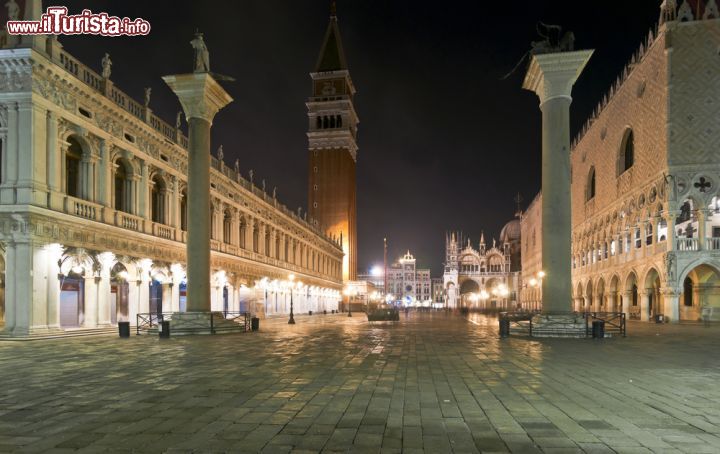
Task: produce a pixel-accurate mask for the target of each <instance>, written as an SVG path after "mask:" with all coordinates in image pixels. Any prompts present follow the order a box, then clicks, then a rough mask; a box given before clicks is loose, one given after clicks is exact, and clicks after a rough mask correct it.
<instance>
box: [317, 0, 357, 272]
mask: <svg viewBox="0 0 720 454" xmlns="http://www.w3.org/2000/svg"><path fill="white" fill-rule="evenodd" d="M310 77H311V78H312V83H313V92H312V95H311V96H310V97H309V98H308V101H307V108H308V119H309V125H308V128H309V129H308V150H309V154H308V157H309V166H308V214H309V216H310V218H311V219H312V222H313V223H315V224H316V226H317V227H319V228H322V229H324V230H325V231H326V233H327V234H329V235H335V236H337V237H341V238H342V248H343V251H344V252H345V258H344V261H343V280H344V281H348V280H355V278H356V276H357V228H356V223H357V221H356V218H357V215H356V212H357V209H356V182H355V167H356V160H357V152H358V146H357V130H358V123H359V120H358V117H357V113H356V112H355V106H354V104H353V99H354V96H355V86H354V85H353V82H352V79H351V78H350V72H349V70H348V65H347V60H346V59H345V51H344V49H343V45H342V39H341V37H340V29H339V27H338V21H337V10H336V3H335V1H332V2H331V4H330V23H329V24H328V28H327V30H326V32H325V38H324V39H323V43H322V46H321V48H320V54H319V56H318V59H317V63H316V65H315V71H314V72H313V73H311V74H310Z"/></svg>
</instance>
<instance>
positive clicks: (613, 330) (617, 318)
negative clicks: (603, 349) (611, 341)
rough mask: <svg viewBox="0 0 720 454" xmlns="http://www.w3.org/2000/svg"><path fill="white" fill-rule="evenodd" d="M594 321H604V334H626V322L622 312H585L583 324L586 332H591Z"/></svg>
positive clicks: (624, 335) (623, 335)
mask: <svg viewBox="0 0 720 454" xmlns="http://www.w3.org/2000/svg"><path fill="white" fill-rule="evenodd" d="M594 321H601V322H605V334H610V335H620V336H622V337H626V336H627V322H626V317H625V313H623V312H586V313H585V325H586V326H587V327H588V334H590V333H591V332H592V323H593V322H594Z"/></svg>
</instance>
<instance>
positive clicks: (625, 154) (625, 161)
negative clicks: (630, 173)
mask: <svg viewBox="0 0 720 454" xmlns="http://www.w3.org/2000/svg"><path fill="white" fill-rule="evenodd" d="M619 164H620V165H619V172H618V175H620V174H622V173H624V172H625V171H627V170H628V169H630V167H632V166H633V165H634V164H635V135H634V134H633V130H632V129H628V130H627V131H626V132H625V137H623V141H622V145H621V148H620V159H619Z"/></svg>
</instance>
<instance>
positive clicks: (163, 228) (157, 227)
mask: <svg viewBox="0 0 720 454" xmlns="http://www.w3.org/2000/svg"><path fill="white" fill-rule="evenodd" d="M153 235H155V236H157V237H160V238H164V239H166V240H174V239H175V229H174V228H172V227H168V226H167V225H163V224H158V223H157V222H154V223H153Z"/></svg>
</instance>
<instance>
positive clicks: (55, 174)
mask: <svg viewBox="0 0 720 454" xmlns="http://www.w3.org/2000/svg"><path fill="white" fill-rule="evenodd" d="M46 121H47V125H46V127H45V128H46V129H47V143H46V147H47V148H46V155H45V159H46V161H47V164H46V165H47V184H48V189H49V190H50V191H51V192H59V191H60V156H59V155H58V153H57V151H58V148H59V147H58V120H57V114H56V113H55V112H53V111H52V110H48V112H47V118H46Z"/></svg>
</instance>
